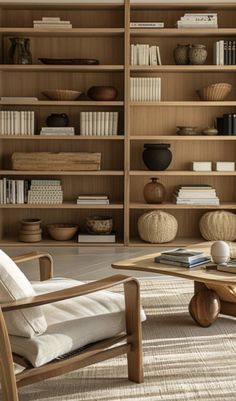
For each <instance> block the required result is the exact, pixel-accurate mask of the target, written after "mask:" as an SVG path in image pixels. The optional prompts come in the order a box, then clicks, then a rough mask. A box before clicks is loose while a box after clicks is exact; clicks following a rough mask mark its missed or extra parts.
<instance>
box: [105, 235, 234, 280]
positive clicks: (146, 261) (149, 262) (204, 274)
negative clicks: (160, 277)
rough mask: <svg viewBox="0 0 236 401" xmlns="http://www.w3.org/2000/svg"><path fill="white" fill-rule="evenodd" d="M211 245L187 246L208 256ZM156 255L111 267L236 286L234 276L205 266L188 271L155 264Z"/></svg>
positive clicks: (115, 264) (123, 261) (120, 262)
mask: <svg viewBox="0 0 236 401" xmlns="http://www.w3.org/2000/svg"><path fill="white" fill-rule="evenodd" d="M211 244H212V242H203V243H200V244H194V245H193V246H188V248H189V249H194V250H199V251H203V252H204V253H205V254H206V255H210V247H211ZM231 251H234V252H236V244H231ZM158 255H160V252H155V253H152V254H148V255H144V256H140V257H136V258H131V259H126V260H121V261H118V262H115V263H113V264H112V267H113V268H114V269H125V270H138V271H144V272H150V273H159V274H165V275H169V276H175V277H182V278H185V279H189V280H193V281H197V282H199V283H204V284H218V285H226V286H236V274H233V273H224V272H220V271H217V270H215V269H207V268H206V265H202V266H198V267H193V268H191V269H188V268H184V267H178V266H171V265H164V264H161V263H155V262H154V257H156V256H158Z"/></svg>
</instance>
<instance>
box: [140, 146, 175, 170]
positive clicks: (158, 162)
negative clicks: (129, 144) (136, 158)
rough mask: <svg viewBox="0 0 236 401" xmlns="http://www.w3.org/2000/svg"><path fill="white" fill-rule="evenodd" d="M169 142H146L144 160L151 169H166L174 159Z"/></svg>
mask: <svg viewBox="0 0 236 401" xmlns="http://www.w3.org/2000/svg"><path fill="white" fill-rule="evenodd" d="M169 147H170V144H169V143H145V144H144V151H143V161H144V164H145V166H146V167H147V168H148V169H149V170H154V171H155V170H156V171H163V170H166V169H167V167H168V166H169V165H170V163H171V160H172V153H171V151H170V149H169Z"/></svg>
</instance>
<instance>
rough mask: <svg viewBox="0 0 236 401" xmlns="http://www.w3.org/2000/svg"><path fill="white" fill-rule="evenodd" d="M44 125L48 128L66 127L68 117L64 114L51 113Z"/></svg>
mask: <svg viewBox="0 0 236 401" xmlns="http://www.w3.org/2000/svg"><path fill="white" fill-rule="evenodd" d="M46 123H47V126H48V127H67V126H68V124H69V117H68V115H67V114H65V113H63V114H57V113H52V114H50V116H48V117H47V119H46Z"/></svg>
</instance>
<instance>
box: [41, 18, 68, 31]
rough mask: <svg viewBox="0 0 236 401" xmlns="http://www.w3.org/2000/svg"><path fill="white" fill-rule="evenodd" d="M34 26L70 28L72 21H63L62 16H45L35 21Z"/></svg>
mask: <svg viewBox="0 0 236 401" xmlns="http://www.w3.org/2000/svg"><path fill="white" fill-rule="evenodd" d="M34 28H37V29H38V28H42V29H68V28H72V24H71V22H70V21H62V20H61V18H60V17H43V18H42V19H41V20H35V21H34Z"/></svg>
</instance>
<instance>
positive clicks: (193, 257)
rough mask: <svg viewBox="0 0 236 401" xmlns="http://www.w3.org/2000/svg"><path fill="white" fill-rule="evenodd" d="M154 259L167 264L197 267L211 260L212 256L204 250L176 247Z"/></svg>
mask: <svg viewBox="0 0 236 401" xmlns="http://www.w3.org/2000/svg"><path fill="white" fill-rule="evenodd" d="M154 261H155V262H156V263H161V264H165V265H173V266H180V267H187V268H191V267H196V266H200V265H203V264H206V263H208V262H210V261H211V259H210V257H208V256H206V255H205V254H204V253H203V252H200V251H193V250H191V249H185V248H176V249H173V250H172V251H165V252H162V253H161V254H160V256H156V257H155V259H154Z"/></svg>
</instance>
